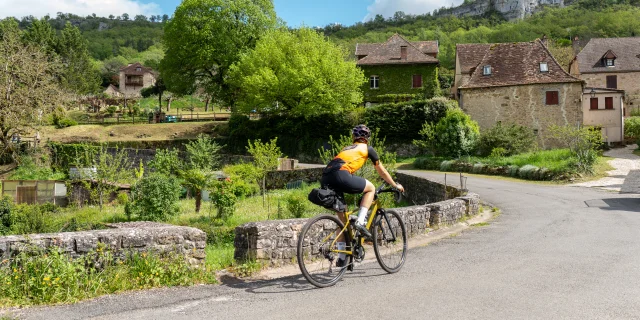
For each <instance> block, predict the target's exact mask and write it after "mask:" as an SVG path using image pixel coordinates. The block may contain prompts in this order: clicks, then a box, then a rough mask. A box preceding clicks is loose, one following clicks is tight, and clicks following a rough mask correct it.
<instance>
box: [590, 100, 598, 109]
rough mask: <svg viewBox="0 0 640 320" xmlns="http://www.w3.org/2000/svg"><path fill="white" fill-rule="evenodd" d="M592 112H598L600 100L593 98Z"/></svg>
mask: <svg viewBox="0 0 640 320" xmlns="http://www.w3.org/2000/svg"><path fill="white" fill-rule="evenodd" d="M590 109H591V110H598V98H591V108H590Z"/></svg>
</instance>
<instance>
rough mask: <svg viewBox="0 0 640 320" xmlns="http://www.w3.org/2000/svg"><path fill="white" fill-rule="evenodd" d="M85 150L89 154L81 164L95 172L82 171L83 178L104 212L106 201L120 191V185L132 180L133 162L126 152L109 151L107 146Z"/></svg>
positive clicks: (118, 150)
mask: <svg viewBox="0 0 640 320" xmlns="http://www.w3.org/2000/svg"><path fill="white" fill-rule="evenodd" d="M85 150H87V151H88V152H86V153H85V154H84V157H85V158H84V159H81V163H83V166H89V167H90V168H92V169H93V170H81V171H80V174H81V178H82V179H83V180H84V182H85V186H86V187H88V189H89V190H90V193H91V197H92V198H93V200H94V201H95V200H97V201H98V204H99V205H100V210H102V208H103V206H104V203H105V201H108V200H109V197H110V196H111V194H112V193H113V192H115V191H116V190H118V188H119V186H118V185H119V184H121V183H127V182H129V181H130V180H131V179H132V177H133V175H132V171H131V162H130V160H129V156H128V154H127V152H126V151H125V150H123V149H116V150H109V147H108V146H107V145H106V144H103V145H101V146H99V147H95V148H92V147H90V146H86V147H85Z"/></svg>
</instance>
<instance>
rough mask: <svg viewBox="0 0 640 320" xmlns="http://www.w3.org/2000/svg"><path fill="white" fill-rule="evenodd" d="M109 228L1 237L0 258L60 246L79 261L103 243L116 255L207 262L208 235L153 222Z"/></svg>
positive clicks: (129, 223)
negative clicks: (181, 257) (160, 255)
mask: <svg viewBox="0 0 640 320" xmlns="http://www.w3.org/2000/svg"><path fill="white" fill-rule="evenodd" d="M109 227H111V229H106V230H92V231H83V232H62V233H46V234H33V235H26V236H4V237H0V256H1V258H2V259H10V258H11V257H12V256H15V255H16V254H17V253H19V252H23V251H34V252H35V251H40V250H46V249H48V248H50V247H59V248H60V249H61V250H62V251H63V252H65V253H67V254H69V255H70V256H72V257H74V258H77V257H80V256H82V255H85V254H87V253H89V252H91V251H94V250H95V249H97V248H98V245H99V244H103V245H105V246H106V247H107V248H109V249H111V250H112V251H113V252H114V253H115V254H116V256H122V257H124V256H125V255H126V253H127V252H132V251H133V252H154V253H170V252H173V253H177V254H181V255H184V256H185V258H186V259H187V261H189V262H190V263H192V264H196V265H198V264H202V263H204V258H205V252H204V247H205V245H206V240H207V236H206V234H205V233H204V232H203V231H201V230H199V229H196V228H191V227H180V226H173V225H168V224H162V223H153V222H126V223H114V224H110V225H109Z"/></svg>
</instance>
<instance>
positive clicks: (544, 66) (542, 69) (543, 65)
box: [540, 62, 549, 72]
mask: <svg viewBox="0 0 640 320" xmlns="http://www.w3.org/2000/svg"><path fill="white" fill-rule="evenodd" d="M540 72H549V65H548V64H547V63H546V62H540Z"/></svg>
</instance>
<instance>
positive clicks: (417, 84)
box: [413, 74, 422, 88]
mask: <svg viewBox="0 0 640 320" xmlns="http://www.w3.org/2000/svg"><path fill="white" fill-rule="evenodd" d="M413 88H422V75H421V74H414V75H413Z"/></svg>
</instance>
